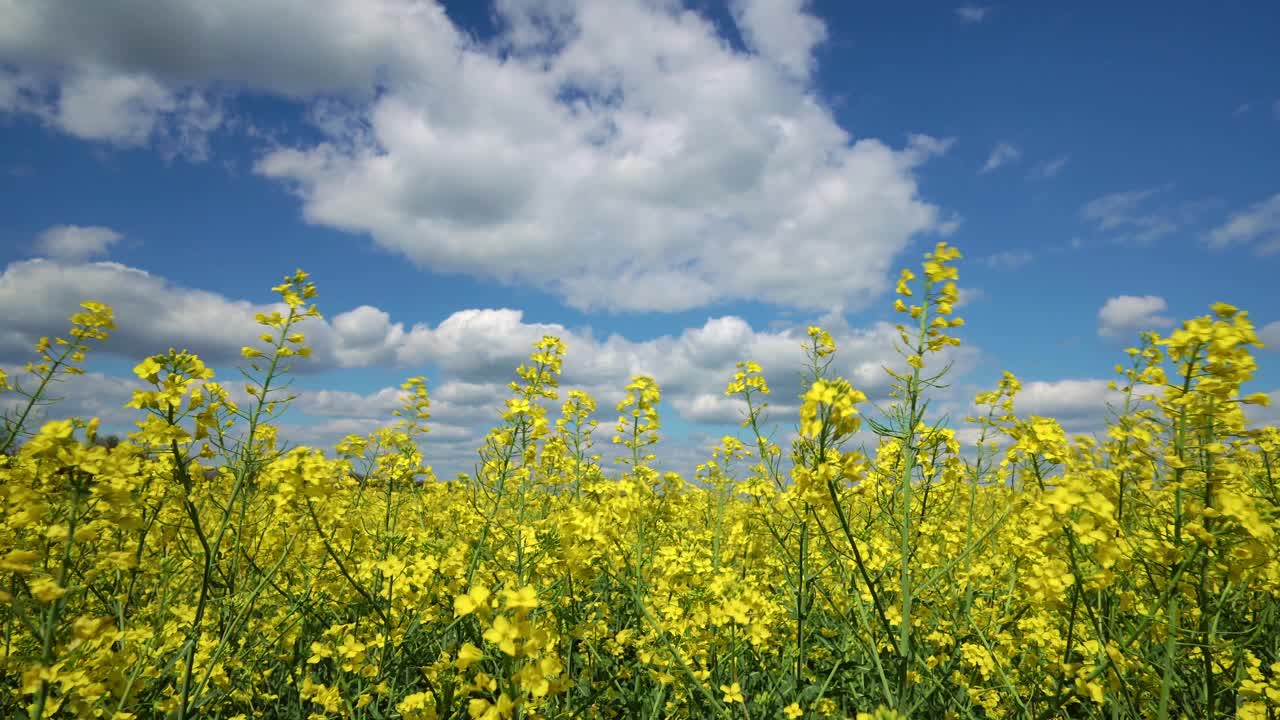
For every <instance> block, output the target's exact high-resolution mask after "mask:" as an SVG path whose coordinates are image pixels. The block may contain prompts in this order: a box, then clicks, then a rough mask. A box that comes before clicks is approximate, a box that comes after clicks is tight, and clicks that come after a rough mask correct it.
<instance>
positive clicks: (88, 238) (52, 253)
mask: <svg viewBox="0 0 1280 720" xmlns="http://www.w3.org/2000/svg"><path fill="white" fill-rule="evenodd" d="M122 237H123V236H122V235H121V234H120V233H118V232H116V231H115V230H112V229H111V228H108V227H102V226H99V225H89V226H83V225H55V226H53V227H51V228H49V229H47V230H45V231H44V232H42V233H40V234H39V235H38V236H36V241H35V245H34V247H33V249H34V250H35V251H36V253H38V254H39V255H41V256H43V257H47V258H52V259H54V260H67V261H72V262H79V261H83V260H88V259H89V258H94V257H101V256H103V255H106V254H107V251H108V250H109V249H110V247H111V246H112V245H114V244H116V243H118V242H120V238H122Z"/></svg>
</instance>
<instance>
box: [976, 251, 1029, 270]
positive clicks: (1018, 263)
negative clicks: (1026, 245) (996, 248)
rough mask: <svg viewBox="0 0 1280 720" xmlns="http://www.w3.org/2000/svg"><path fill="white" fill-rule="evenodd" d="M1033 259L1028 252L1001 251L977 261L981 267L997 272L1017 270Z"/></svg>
mask: <svg viewBox="0 0 1280 720" xmlns="http://www.w3.org/2000/svg"><path fill="white" fill-rule="evenodd" d="M1034 258H1035V256H1034V255H1032V254H1031V251H1030V250H1001V251H1000V252H998V253H993V254H991V255H987V256H986V257H984V258H982V259H981V260H979V262H981V263H982V264H983V265H986V266H987V267H989V268H994V269H997V270H1017V269H1018V268H1020V267H1023V266H1025V265H1027V264H1028V263H1030V262H1031V261H1032V260H1033V259H1034Z"/></svg>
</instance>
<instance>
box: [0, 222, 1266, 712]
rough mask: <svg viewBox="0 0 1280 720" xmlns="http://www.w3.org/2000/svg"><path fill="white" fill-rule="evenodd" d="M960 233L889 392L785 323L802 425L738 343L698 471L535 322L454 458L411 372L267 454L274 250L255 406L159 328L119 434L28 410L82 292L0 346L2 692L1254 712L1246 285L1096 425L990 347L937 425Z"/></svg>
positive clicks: (93, 699)
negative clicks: (61, 317)
mask: <svg viewBox="0 0 1280 720" xmlns="http://www.w3.org/2000/svg"><path fill="white" fill-rule="evenodd" d="M959 257H960V254H959V252H957V251H956V249H955V248H953V247H950V246H948V245H946V244H945V243H941V244H939V245H938V246H937V247H936V248H934V250H933V251H932V252H930V253H928V254H927V255H926V256H925V260H924V263H923V266H922V268H920V269H919V270H918V271H917V272H918V274H917V272H912V271H910V270H903V271H902V273H901V276H900V279H899V281H898V283H897V300H896V302H895V305H894V307H895V308H896V310H897V311H898V312H899V313H900V314H901V325H900V326H899V332H900V342H901V345H900V350H901V351H902V358H903V359H902V362H901V364H900V366H899V367H896V368H889V369H887V371H888V372H890V374H891V375H892V381H893V388H894V389H893V393H892V403H891V404H890V405H888V406H887V407H883V408H876V407H872V406H871V404H870V403H869V402H868V398H867V396H866V395H865V394H864V393H863V392H860V391H859V390H858V388H857V387H856V386H854V385H853V384H851V383H850V382H849V381H847V380H845V379H843V378H840V377H837V376H835V374H834V373H833V372H832V370H831V367H832V360H833V357H834V356H835V355H836V354H837V352H838V348H837V347H836V346H835V344H834V342H833V341H832V338H831V336H830V335H829V334H828V333H826V332H825V331H823V330H822V329H821V328H817V327H814V328H810V329H809V333H808V345H807V351H808V352H807V357H808V360H809V365H808V367H807V368H805V371H806V373H807V380H806V382H805V384H804V392H803V397H802V398H801V403H802V405H801V410H800V416H799V418H798V428H799V433H798V438H797V440H796V441H795V442H794V443H793V444H792V445H791V447H789V448H783V447H781V446H779V445H778V444H777V443H775V442H773V441H772V440H770V439H769V433H768V427H769V423H770V422H777V421H792V420H793V419H790V418H770V417H769V416H768V409H767V407H768V403H767V401H768V399H769V397H770V389H769V384H768V381H767V380H766V378H765V377H764V376H763V375H762V372H761V368H760V366H759V365H757V364H755V363H753V362H751V361H750V360H749V359H744V361H743V362H741V363H739V364H738V372H737V373H735V374H734V375H733V376H732V377H731V378H726V380H727V386H726V389H725V394H726V395H729V396H733V397H737V398H740V399H741V400H743V401H744V402H745V404H746V406H747V408H748V413H747V415H746V417H745V419H744V422H743V427H744V437H745V438H747V439H746V440H740V439H738V438H734V437H726V438H725V439H724V440H723V442H722V445H721V446H720V447H719V448H717V449H716V450H715V452H714V455H713V457H711V458H709V459H708V460H707V461H706V462H705V463H704V464H702V465H700V466H699V467H698V468H697V471H696V473H695V475H694V477H682V476H680V475H679V474H676V473H673V472H661V471H659V470H657V469H655V468H657V467H660V465H661V463H660V462H659V461H658V459H657V458H658V454H659V453H660V452H661V446H660V444H659V432H660V429H661V420H660V417H659V415H658V412H657V406H658V404H659V400H660V398H661V389H660V388H659V387H658V385H657V384H656V383H655V382H654V381H653V380H652V379H651V378H648V377H636V378H634V379H633V380H632V382H631V384H630V385H628V386H627V388H626V391H627V394H626V397H625V399H624V400H623V401H622V402H621V404H619V405H618V407H617V408H616V410H617V413H618V417H617V423H616V427H613V428H612V431H613V432H612V433H602V432H598V431H599V427H598V424H597V423H598V421H597V419H596V417H597V415H598V411H599V410H600V409H599V408H598V407H597V403H596V401H595V400H594V399H593V398H592V397H590V396H589V395H587V394H586V393H583V392H581V391H577V390H569V391H567V392H565V393H564V394H563V395H562V394H561V388H560V387H559V373H560V369H561V363H562V360H563V359H564V357H565V354H566V353H567V352H571V351H572V349H571V348H566V347H565V345H564V344H563V343H561V342H560V340H559V339H557V338H555V337H545V338H543V339H542V341H540V342H538V343H537V344H536V346H535V347H533V348H532V354H531V356H530V359H529V362H528V363H527V364H525V365H523V366H521V367H519V368H518V369H516V371H515V372H516V379H515V381H514V382H512V384H511V386H510V388H511V397H510V399H508V400H507V401H506V406H505V410H504V411H503V412H502V414H501V417H500V418H496V419H495V420H496V425H495V427H494V428H493V429H492V430H491V431H490V432H489V434H488V436H487V437H486V439H485V442H484V445H483V447H481V448H480V449H479V451H478V452H479V456H478V457H479V460H478V463H477V471H476V472H475V473H473V475H474V476H471V475H461V476H459V477H457V478H452V479H441V478H437V477H435V475H434V473H433V472H432V470H431V469H430V467H429V465H428V463H429V461H430V458H429V457H426V458H424V457H423V455H422V452H421V450H420V448H419V445H418V441H419V440H421V439H422V437H423V436H424V435H425V434H426V433H428V431H429V429H430V426H429V419H430V398H429V393H428V385H427V382H426V380H425V379H424V378H420V377H417V378H412V379H409V380H408V381H407V382H405V384H404V386H403V390H404V393H403V397H404V398H405V400H404V406H403V409H402V410H400V411H399V412H398V415H399V421H398V423H397V424H396V425H395V426H394V427H391V428H388V429H386V430H383V431H379V432H377V433H374V434H373V435H371V436H368V437H361V436H350V437H348V438H346V439H345V440H344V441H343V442H341V443H340V444H338V445H337V446H336V447H334V448H332V449H331V450H330V451H328V452H325V451H322V450H320V449H315V448H306V447H298V448H292V449H287V450H286V449H282V447H281V444H280V443H278V441H277V435H276V431H275V426H274V425H273V423H274V422H275V420H276V419H277V418H278V417H279V416H280V414H281V413H282V412H283V411H284V409H285V408H286V407H287V405H288V402H289V399H290V394H289V384H288V380H289V373H290V370H291V368H293V367H294V366H295V364H296V363H304V362H306V361H307V356H308V355H309V352H310V351H309V349H308V345H307V325H308V321H310V320H312V319H313V318H317V317H319V311H318V310H317V309H316V306H315V305H314V304H312V300H313V299H315V297H316V288H315V287H314V285H313V284H312V283H311V282H310V281H309V279H308V276H307V275H306V274H305V273H303V272H301V271H299V272H298V273H296V274H294V275H292V276H290V277H287V278H286V279H285V282H284V283H283V284H281V285H279V286H278V287H276V288H274V290H275V292H277V293H278V294H279V295H280V297H281V299H282V300H283V302H284V304H285V306H287V308H288V312H287V313H283V312H281V313H275V314H269V315H268V314H262V315H259V316H258V322H259V323H260V324H261V326H262V329H263V334H262V336H261V338H260V340H261V341H262V342H263V343H265V346H267V347H269V348H270V349H269V350H267V351H263V350H258V349H255V348H253V347H246V348H245V350H244V353H243V355H244V368H243V369H244V371H245V373H246V376H247V377H248V378H249V380H250V384H249V388H248V392H249V396H250V398H251V402H241V403H237V402H235V401H233V399H232V397H231V394H230V393H229V392H228V390H227V389H226V388H225V387H223V386H222V385H220V384H219V382H218V381H217V380H216V379H215V378H214V376H213V372H212V371H211V370H210V369H209V368H207V367H206V366H205V365H204V363H203V362H202V361H201V360H200V358H198V357H196V356H195V355H192V354H189V353H187V352H180V351H177V350H172V351H170V352H169V353H167V354H163V355H157V356H154V357H149V358H146V359H144V360H142V361H141V362H140V363H139V364H138V365H137V367H136V368H135V370H134V372H135V373H136V375H137V377H138V378H139V379H140V381H141V382H142V384H143V386H144V387H145V388H146V389H144V390H140V391H138V392H136V393H135V394H134V396H133V400H132V402H131V403H130V407H132V408H135V409H136V411H137V413H138V418H139V420H138V429H137V431H136V432H135V433H133V434H131V435H130V436H129V438H128V439H127V440H126V441H124V442H121V443H119V444H118V445H114V446H109V444H107V443H103V442H101V438H99V437H98V421H97V420H96V419H90V418H71V419H65V420H55V421H51V422H46V423H44V424H43V425H42V426H39V427H35V426H34V423H32V422H30V418H32V417H35V416H36V413H35V411H36V410H37V409H38V408H39V407H40V405H41V403H42V402H43V398H44V397H45V396H46V394H47V390H48V389H49V388H50V386H51V385H52V384H53V383H55V382H56V381H57V380H58V379H59V378H60V377H62V376H64V375H66V374H69V373H70V374H74V373H80V372H82V367H83V366H84V364H85V362H86V355H87V354H88V353H90V352H92V351H93V349H94V346H95V344H96V343H98V342H99V341H101V340H103V339H104V338H106V337H107V335H108V333H109V332H110V331H111V330H112V329H113V313H112V310H111V308H109V307H107V306H105V305H102V304H99V303H94V302H86V303H85V304H84V306H83V312H81V313H78V314H76V315H75V316H73V317H72V318H71V319H70V320H71V329H70V332H69V333H68V334H67V336H66V337H65V338H57V339H54V340H47V339H46V340H42V341H41V342H40V343H39V345H38V346H37V347H36V348H35V350H36V354H37V356H38V357H37V359H36V360H34V361H33V362H32V363H31V365H30V366H29V367H28V373H27V375H28V376H29V377H28V378H26V381H25V382H24V383H23V385H22V388H21V389H22V392H21V393H19V392H18V388H17V384H18V383H17V380H16V378H6V377H4V376H3V375H0V388H3V389H4V390H6V391H7V392H8V394H9V395H8V396H9V397H10V398H13V397H17V398H18V399H19V402H17V403H16V407H18V408H19V411H18V412H15V413H13V414H12V415H11V416H9V417H7V418H6V422H5V424H4V425H3V428H0V450H4V451H5V454H4V456H3V458H2V459H0V504H2V505H0V508H2V510H0V632H2V633H3V637H2V638H0V717H3V718H36V719H44V718H63V717H73V718H112V719H114V720H127V719H139V720H141V719H145V718H161V717H163V718H181V719H186V718H220V719H225V720H241V719H246V718H297V719H304V720H320V719H321V718H361V719H366V718H367V719H371V720H372V719H375V718H400V719H403V720H434V719H437V718H441V719H443V718H468V719H472V720H504V719H506V718H530V719H532V718H666V717H673V718H703V717H723V718H742V719H743V720H764V719H765V718H769V719H775V718H791V719H795V718H858V719H859V720H861V719H863V718H877V719H883V720H887V719H888V718H1037V719H1048V718H1138V717H1142V718H1146V717H1150V718H1172V717H1182V718H1205V717H1231V716H1234V717H1240V718H1250V719H1254V720H1263V719H1269V718H1277V717H1280V539H1278V538H1277V530H1278V529H1280V490H1278V489H1277V474H1278V473H1280V469H1278V468H1277V464H1280V430H1277V428H1275V427H1263V428H1253V427H1249V424H1248V422H1247V421H1246V416H1245V414H1244V412H1243V408H1242V405H1244V404H1249V403H1259V404H1265V402H1266V400H1267V397H1266V396H1265V395H1260V394H1259V395H1252V396H1242V393H1241V386H1242V384H1243V383H1245V382H1246V381H1247V380H1249V379H1250V377H1251V375H1252V374H1253V372H1254V370H1255V367H1256V366H1255V361H1254V359H1253V357H1252V355H1251V349H1252V348H1257V347H1260V343H1259V342H1258V339H1257V336H1256V334H1255V331H1254V328H1253V326H1252V325H1251V323H1250V321H1249V318H1248V315H1247V313H1246V312H1244V311H1242V310H1239V309H1237V308H1234V307H1231V306H1228V305H1225V304H1217V305H1214V306H1213V307H1212V308H1211V313H1210V314H1208V315H1205V316H1203V317H1199V318H1195V319H1192V320H1189V321H1187V322H1185V323H1183V324H1182V325H1181V327H1179V328H1177V329H1175V330H1173V331H1172V332H1170V333H1169V334H1168V335H1167V336H1161V335H1157V334H1155V333H1148V334H1144V335H1142V336H1141V337H1140V338H1139V340H1140V342H1139V343H1138V345H1137V346H1136V347H1134V348H1131V349H1130V350H1128V352H1127V362H1126V363H1125V364H1122V365H1118V366H1117V372H1118V374H1117V378H1116V388H1117V389H1118V390H1119V391H1120V392H1121V393H1122V395H1123V397H1124V402H1123V405H1122V406H1119V407H1116V408H1115V414H1114V416H1113V417H1110V418H1108V419H1107V421H1108V423H1109V425H1108V427H1109V429H1108V431H1107V433H1106V435H1105V437H1102V438H1097V439H1095V438H1093V437H1084V436H1081V437H1074V438H1070V437H1068V436H1067V434H1066V433H1065V432H1064V431H1063V429H1062V427H1061V425H1060V424H1059V423H1058V422H1057V421H1056V420H1054V419H1053V418H1048V417H1037V416H1027V417H1023V416H1020V415H1019V414H1017V413H1016V412H1015V407H1016V401H1017V396H1018V393H1019V390H1020V384H1019V381H1018V379H1017V378H1016V377H1015V376H1013V375H1012V374H1008V373H1006V374H1005V375H1004V377H1003V379H1002V380H1001V381H1000V382H999V385H998V387H994V388H992V389H991V390H990V391H989V392H984V393H982V394H980V395H978V397H977V398H976V405H977V406H978V407H980V408H983V409H984V411H983V412H982V413H980V414H978V415H977V416H975V417H970V418H954V419H950V420H946V419H937V418H935V417H934V416H935V415H936V413H931V412H930V411H929V402H930V398H931V396H932V394H933V393H934V392H936V389H937V388H938V387H939V386H940V385H941V384H942V383H944V382H945V379H946V370H947V368H946V366H945V365H944V364H942V359H941V355H940V353H942V351H943V350H944V348H946V347H947V346H950V345H957V344H959V342H960V341H959V339H958V338H957V336H956V332H957V329H958V328H960V327H962V326H963V320H962V319H961V318H959V317H957V316H956V314H955V306H956V303H957V294H958V291H957V286H956V281H957V278H958V272H957V268H956V261H957V260H958V259H959ZM246 340H248V338H246ZM11 384H13V385H14V386H15V387H12V388H11V387H10V385H11ZM23 408H25V410H23ZM557 410H558V412H557ZM610 415H611V414H610ZM966 425H967V426H970V427H973V428H976V430H977V431H978V432H979V438H980V439H979V440H978V441H977V443H976V445H975V446H972V447H965V446H962V443H961V442H960V440H959V437H958V434H957V428H958V427H963V426H966ZM608 429H610V426H608V425H606V430H608ZM868 436H869V437H872V438H874V440H873V442H872V443H861V442H858V443H856V444H855V442H854V440H855V437H856V438H863V437H868ZM610 440H611V441H612V442H613V443H616V444H618V445H620V446H621V447H622V449H623V450H624V453H623V458H622V463H621V467H620V468H617V467H605V466H604V464H602V462H601V460H600V455H599V453H598V450H597V448H598V447H599V445H600V444H602V443H607V442H609V441H610ZM784 453H785V454H787V455H789V458H790V462H786V463H784Z"/></svg>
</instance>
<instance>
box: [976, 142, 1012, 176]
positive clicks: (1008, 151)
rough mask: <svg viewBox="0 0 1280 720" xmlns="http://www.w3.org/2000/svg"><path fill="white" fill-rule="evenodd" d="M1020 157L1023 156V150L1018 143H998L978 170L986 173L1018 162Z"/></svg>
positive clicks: (979, 172)
mask: <svg viewBox="0 0 1280 720" xmlns="http://www.w3.org/2000/svg"><path fill="white" fill-rule="evenodd" d="M1020 157H1022V151H1021V150H1019V149H1018V147H1017V146H1016V145H1013V144H1011V143H1007V142H1002V143H997V144H996V146H995V147H994V148H992V149H991V154H990V155H988V156H987V161H986V162H985V163H983V165H982V168H981V169H980V170H978V174H979V175H985V174H986V173H989V172H991V171H992V170H995V169H996V168H998V167H1000V166H1001V165H1008V164H1009V163H1012V162H1017V160H1018V158H1020Z"/></svg>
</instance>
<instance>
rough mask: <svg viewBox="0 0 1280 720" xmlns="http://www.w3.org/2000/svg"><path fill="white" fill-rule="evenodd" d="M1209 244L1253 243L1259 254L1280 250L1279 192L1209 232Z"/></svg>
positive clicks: (1216, 245)
mask: <svg viewBox="0 0 1280 720" xmlns="http://www.w3.org/2000/svg"><path fill="white" fill-rule="evenodd" d="M1207 242H1208V244H1209V247H1211V248H1214V249H1218V250H1220V249H1222V248H1226V247H1229V246H1231V245H1247V244H1253V245H1254V251H1255V252H1257V253H1258V254H1259V255H1270V254H1273V253H1276V252H1280V193H1276V194H1275V195H1272V196H1271V197H1269V198H1267V199H1266V200H1263V201H1261V202H1258V203H1255V204H1254V205H1252V206H1250V207H1249V208H1248V209H1246V210H1241V211H1239V212H1236V213H1234V214H1233V215H1232V216H1231V217H1230V218H1228V219H1227V221H1226V222H1225V223H1224V224H1222V225H1221V226H1219V227H1217V228H1215V229H1214V230H1212V231H1210V232H1209V234H1208V236H1207Z"/></svg>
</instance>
